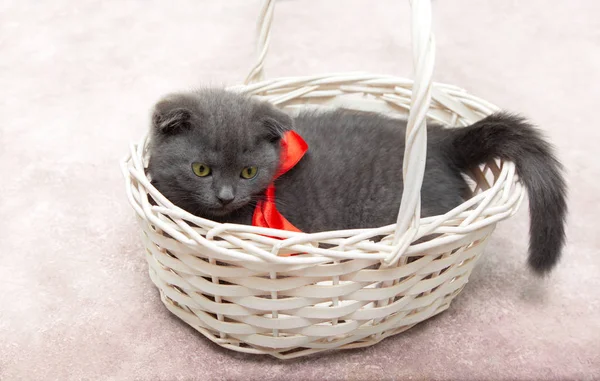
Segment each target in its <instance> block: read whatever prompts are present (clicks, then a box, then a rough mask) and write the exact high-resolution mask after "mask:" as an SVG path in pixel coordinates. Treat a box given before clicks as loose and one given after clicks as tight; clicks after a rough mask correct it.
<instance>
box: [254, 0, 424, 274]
mask: <svg viewBox="0 0 600 381" xmlns="http://www.w3.org/2000/svg"><path fill="white" fill-rule="evenodd" d="M409 3H410V5H411V13H412V20H411V37H412V56H413V67H414V82H413V87H412V94H411V107H410V112H409V116H408V123H407V128H406V147H405V150H404V164H403V168H402V176H403V180H404V189H403V191H402V201H401V204H400V208H399V210H398V218H397V220H396V230H395V233H394V240H393V244H394V246H395V250H393V252H392V253H391V254H390V255H389V256H388V258H386V260H385V261H384V264H385V265H388V266H393V265H395V264H396V263H397V262H398V259H399V258H400V256H401V255H402V254H403V253H404V251H405V250H406V249H407V248H408V246H409V245H410V244H411V243H412V241H413V240H414V238H415V236H416V234H417V231H418V228H419V221H420V218H421V185H422V183H423V176H424V173H425V159H426V155H427V123H426V118H427V111H428V110H429V106H430V104H431V89H432V83H433V81H432V76H433V69H434V64H435V40H434V36H433V32H432V29H431V1H430V0H409ZM274 7H275V0H264V1H263V5H262V8H261V11H260V15H259V18H258V25H257V26H258V42H257V53H258V58H257V61H256V63H255V65H254V66H253V67H252V69H251V70H250V74H249V75H248V77H247V78H246V81H245V83H246V84H250V83H253V82H257V81H260V80H262V78H263V76H264V62H265V58H266V55H267V52H268V49H269V42H270V36H271V23H272V21H273V10H274Z"/></svg>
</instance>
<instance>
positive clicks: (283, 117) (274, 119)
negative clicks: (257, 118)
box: [261, 105, 294, 142]
mask: <svg viewBox="0 0 600 381" xmlns="http://www.w3.org/2000/svg"><path fill="white" fill-rule="evenodd" d="M261 123H262V125H263V126H264V128H265V137H266V138H267V139H268V140H269V141H271V142H278V141H279V140H280V139H281V138H282V137H283V134H284V133H285V132H286V131H290V130H291V129H292V128H293V127H294V122H293V120H292V118H291V117H290V116H289V115H288V114H286V113H284V112H283V111H280V110H278V109H276V108H275V107H273V106H270V105H269V108H268V110H267V111H266V112H265V113H264V114H263V115H262V116H261Z"/></svg>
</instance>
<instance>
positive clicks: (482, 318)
mask: <svg viewBox="0 0 600 381" xmlns="http://www.w3.org/2000/svg"><path fill="white" fill-rule="evenodd" d="M72 4H73V3H72V2H67V1H65V0H63V1H48V2H44V3H43V4H42V3H39V2H34V1H18V2H17V1H12V2H11V1H5V2H3V3H2V4H1V5H0V88H2V89H3V94H4V96H3V97H2V100H0V115H2V118H3V123H2V125H1V127H0V178H2V181H1V182H0V216H1V217H2V218H1V220H0V232H1V233H0V241H1V242H2V245H1V246H0V247H1V248H0V263H1V264H2V265H1V266H0V379H2V380H4V379H6V380H12V379H75V380H77V379H86V378H88V379H98V378H107V379H108V378H112V379H140V380H155V379H165V380H172V379H182V380H183V379H242V378H244V379H279V378H283V377H285V378H287V379H299V380H301V379H302V380H305V379H344V378H347V379H378V378H382V379H385V378H403V379H413V380H419V379H498V378H502V379H520V380H523V379H531V380H534V379H593V378H594V376H595V377H599V375H600V301H599V298H600V297H599V294H600V292H599V290H600V278H599V275H598V274H600V256H599V255H598V254H599V252H600V241H599V239H598V234H597V227H596V221H597V220H596V218H597V215H598V212H599V211H600V210H599V204H600V199H599V196H598V194H600V192H599V191H600V189H599V188H600V186H599V182H598V180H597V178H596V177H595V176H594V175H595V174H597V173H600V164H599V163H598V160H597V158H596V155H595V152H596V151H597V145H598V141H599V138H600V132H599V131H600V130H599V129H598V128H596V127H595V121H594V118H596V116H595V113H594V111H595V109H596V107H597V106H596V103H597V100H598V99H600V87H598V86H594V84H596V83H600V69H598V68H599V67H600V22H599V21H598V19H597V17H596V15H597V14H598V13H599V12H600V4H598V3H596V2H594V1H592V0H579V1H573V2H557V3H555V4H553V5H552V7H548V6H547V3H546V2H544V1H541V0H536V1H529V2H526V3H524V2H520V3H519V5H517V2H506V1H499V0H497V1H481V2H477V3H474V2H470V1H466V0H457V1H451V2H450V1H437V2H435V3H434V19H435V30H436V32H437V42H438V65H437V70H436V77H435V78H436V79H437V80H439V81H443V82H448V83H454V84H457V85H460V86H462V87H465V88H467V89H468V90H469V91H471V92H472V93H474V94H476V95H479V96H481V97H483V98H484V99H488V100H490V101H492V102H494V103H496V104H498V105H500V106H504V107H506V108H508V109H511V110H516V111H520V112H522V113H524V114H526V115H527V116H529V117H531V118H532V119H533V120H534V121H536V122H537V123H538V124H539V125H540V126H542V127H543V128H544V129H545V130H546V131H547V134H548V135H549V136H550V137H551V139H553V140H554V141H555V142H556V144H557V146H558V148H559V153H560V155H561V157H562V158H563V161H564V162H565V165H566V166H567V168H568V170H569V173H568V180H569V183H570V184H571V203H570V208H571V217H570V226H569V231H568V237H569V244H568V246H567V249H566V251H565V259H564V260H563V262H562V265H561V266H560V268H559V269H558V270H557V271H556V272H555V273H553V274H552V276H551V277H550V278H548V279H546V280H543V281H540V280H535V279H532V278H531V276H530V275H529V274H528V273H527V272H526V271H525V269H524V263H525V253H526V242H527V238H526V236H525V232H526V231H527V224H528V221H527V215H526V207H525V205H524V207H523V208H522V210H521V212H520V213H519V214H517V216H515V217H514V218H512V219H511V220H509V221H506V222H503V223H501V224H500V225H499V228H498V229H497V231H496V233H495V234H494V236H493V237H492V238H491V240H490V243H489V245H488V249H487V254H486V255H485V256H484V257H483V258H482V260H481V261H480V266H479V267H478V268H477V269H475V271H474V272H473V274H472V276H471V282H470V283H469V284H468V285H467V287H466V289H465V290H464V291H463V292H462V293H461V295H460V297H459V298H457V300H455V302H454V303H453V304H452V306H451V308H450V309H449V310H448V311H447V312H445V313H443V314H441V315H439V316H438V317H436V318H434V319H432V320H430V321H428V322H426V323H423V324H421V325H420V326H417V327H415V328H413V329H411V330H410V331H408V332H406V333H404V334H401V335H399V336H397V337H394V338H390V339H386V340H385V341H383V342H382V343H380V344H378V345H376V346H374V347H371V348H368V349H363V350H355V351H349V352H339V353H332V354H329V355H320V356H318V357H314V358H306V359H301V360H297V361H290V362H280V361H277V360H275V359H271V358H267V357H255V356H248V355H241V354H237V353H233V352H230V351H225V350H223V349H220V348H218V347H217V346H216V345H213V344H211V343H210V342H208V340H206V339H204V338H202V337H201V336H200V335H199V334H197V333H195V332H194V331H193V329H191V328H189V327H187V326H186V325H185V324H184V323H182V322H180V321H178V320H177V319H176V318H174V317H172V316H171V315H170V314H169V312H168V311H166V309H165V308H164V307H163V306H162V303H161V302H160V301H159V298H158V294H157V292H156V291H155V289H154V288H153V286H152V285H151V282H150V280H149V279H148V276H147V267H146V264H145V261H144V259H143V257H142V255H141V243H140V242H139V239H138V231H137V226H136V223H135V221H134V218H133V217H132V212H131V209H130V207H129V205H127V202H126V200H125V197H124V191H123V180H122V178H121V174H120V171H119V168H118V163H117V161H118V159H119V158H121V157H122V155H123V154H124V153H125V152H126V150H127V143H128V142H129V141H130V140H132V139H137V138H138V137H139V136H140V135H141V134H142V132H143V131H144V129H145V128H146V121H147V116H148V109H149V107H150V105H151V103H152V102H153V101H154V100H156V99H157V98H158V97H159V96H160V95H161V94H163V93H164V92H167V91H171V90H173V89H182V88H190V87H193V86H197V85H201V84H206V83H208V84H213V85H219V84H233V83H236V82H238V81H240V80H242V79H243V78H244V77H245V75H246V74H247V72H246V70H247V69H248V67H249V66H250V62H251V59H252V57H251V55H252V51H253V48H252V33H249V31H252V30H253V27H254V19H255V16H256V13H257V10H258V3H257V2H256V1H242V0H239V1H228V2H226V3H225V2H224V3H223V4H221V3H220V2H208V1H204V2H199V1H192V0H189V1H181V2H177V3H175V4H176V5H171V3H169V2H165V1H154V2H143V1H141V0H138V1H129V2H117V1H107V2H96V1H82V2H78V3H77V5H76V6H75V7H74V6H73V5H72ZM407 10H408V6H407V5H406V4H404V2H402V1H400V2H398V1H393V0H381V1H378V2H376V3H371V2H368V1H365V0H351V1H343V0H328V1H324V2H318V1H304V0H303V1H300V0H289V1H282V2H281V4H279V7H278V8H277V14H276V19H275V23H274V26H273V28H274V31H273V32H274V36H273V44H272V50H271V54H270V56H269V61H268V62H267V71H266V75H267V76H277V75H301V74H307V73H319V72H326V71H345V70H368V71H373V72H381V73H393V74H398V75H404V76H408V75H410V72H409V68H410V65H409V64H410V62H409V61H408V59H409V57H410V55H409V29H408V23H407V21H408V18H407V15H406V12H407Z"/></svg>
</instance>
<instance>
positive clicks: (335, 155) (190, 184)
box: [148, 89, 567, 274]
mask: <svg viewBox="0 0 600 381" xmlns="http://www.w3.org/2000/svg"><path fill="white" fill-rule="evenodd" d="M152 120H153V122H152V128H151V145H150V162H149V167H148V171H149V174H150V176H151V179H152V183H153V184H154V186H155V187H156V188H157V189H158V190H159V191H160V192H161V193H162V194H163V195H165V196H166V197H167V198H168V199H169V200H170V201H172V202H173V203H174V204H176V205H178V206H179V207H181V208H183V209H185V210H187V211H188V212H190V213H193V214H196V215H198V216H202V217H206V218H210V219H213V220H216V221H220V222H233V223H241V224H251V223H252V215H253V213H254V208H255V206H256V203H257V202H258V201H259V200H261V199H262V198H263V197H264V191H265V189H266V187H267V186H268V185H269V183H271V181H272V179H273V178H274V176H275V173H276V171H277V169H278V164H279V152H280V139H281V137H282V134H283V133H284V132H285V131H287V130H291V129H293V130H295V131H297V132H298V133H299V134H300V135H301V136H302V137H303V138H304V139H305V140H306V142H307V143H308V145H309V150H308V152H307V154H306V155H305V156H304V158H303V159H302V160H301V161H300V162H299V163H298V164H297V165H296V166H295V167H294V168H292V169H291V170H290V171H289V172H287V173H286V174H284V175H283V176H281V177H280V178H279V179H277V181H276V205H277V208H278V209H279V211H280V212H281V214H282V215H283V216H285V218H287V219H288V220H289V221H290V222H291V223H292V224H293V225H295V226H296V227H298V228H299V229H300V230H302V231H304V232H317V231H324V230H338V229H349V228H370V227H377V226H383V225H388V224H392V223H394V222H395V221H396V215H397V212H398V207H399V205H400V198H401V194H402V185H403V184H402V156H403V152H404V141H405V138H404V134H405V128H406V124H405V122H402V121H399V120H396V119H390V118H388V117H385V116H382V115H378V114H372V113H364V112H352V111H343V110H337V111H327V112H304V113H301V114H300V115H299V116H298V117H296V118H291V117H290V116H288V115H287V114H285V113H284V112H282V111H280V110H278V109H276V108H275V107H273V106H272V105H270V104H268V103H265V102H259V101H256V100H254V99H250V98H248V97H245V96H242V95H238V94H234V93H230V92H226V91H224V90H217V89H209V90H202V91H198V92H193V93H181V94H173V95H170V96H167V97H166V98H164V99H163V100H161V101H160V102H159V103H158V104H157V105H156V106H155V109H154V113H153V118H152ZM427 134H428V142H427V146H428V148H427V161H426V170H425V177H424V180H423V187H422V190H421V203H422V207H421V208H422V215H423V216H432V215H439V214H443V213H446V212H447V211H449V210H451V209H452V208H454V207H456V206H458V205H459V204H461V203H462V202H463V201H464V198H463V197H464V196H465V195H467V194H468V185H467V183H466V182H465V180H464V178H463V176H462V173H463V172H465V171H467V170H468V169H469V168H472V167H475V166H477V165H479V164H482V163H484V162H486V161H489V160H490V159H492V158H495V157H497V158H503V159H506V160H510V161H513V162H514V163H515V164H516V168H517V171H518V173H519V175H520V178H521V181H522V182H523V184H524V185H525V187H526V189H527V191H528V194H529V203H530V209H529V212H530V216H531V226H530V243H529V265H530V267H531V268H532V269H533V270H534V271H535V272H537V273H538V274H543V273H546V272H548V271H549V270H551V269H552V268H553V266H554V265H555V264H556V263H557V261H558V259H559V257H560V255H561V250H562V247H563V245H564V241H565V228H564V224H565V217H566V211H567V207H566V184H565V181H564V179H563V177H562V173H561V171H562V167H561V165H560V163H559V162H558V160H557V159H556V157H555V156H554V154H553V150H552V147H551V146H550V145H549V144H548V143H547V142H546V141H544V140H543V139H542V137H541V135H540V133H539V132H538V131H537V130H536V129H534V128H533V127H532V126H531V125H529V124H528V123H527V122H526V121H525V120H524V119H523V118H520V117H517V116H514V115H509V114H506V113H497V114H494V115H491V116H489V117H487V118H485V119H483V120H481V121H479V122H477V123H475V124H473V125H471V126H469V127H466V128H457V129H446V128H443V127H441V126H436V125H432V126H428V131H427ZM194 163H195V164H194ZM250 172H252V173H250ZM248 175H253V176H252V177H251V178H249V179H248V178H246V177H249V176H248Z"/></svg>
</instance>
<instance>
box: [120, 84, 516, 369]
mask: <svg viewBox="0 0 600 381" xmlns="http://www.w3.org/2000/svg"><path fill="white" fill-rule="evenodd" d="M431 89H432V90H431V104H430V106H429V107H428V109H427V110H428V111H427V120H428V121H435V122H439V123H443V124H445V125H447V126H448V127H449V128H455V127H456V128H460V127H463V126H466V125H469V124H472V123H474V122H475V121H477V120H479V119H481V118H482V117H484V116H486V115H489V114H491V113H492V112H494V111H496V110H497V107H495V106H494V105H491V104H489V103H488V102H486V101H483V100H481V99H479V98H477V97H474V96H472V95H469V94H468V93H466V92H465V91H464V90H462V89H460V88H458V87H455V86H450V85H444V84H433V85H432V87H431ZM230 90H231V91H236V92H241V93H245V94H248V95H251V96H255V97H257V98H259V99H261V100H264V101H269V102H272V103H273V104H275V105H276V106H277V107H280V108H283V109H285V110H287V111H289V112H291V113H293V112H294V110H295V109H298V108H305V107H320V108H331V107H334V108H335V107H337V108H339V107H343V108H348V109H355V110H368V111H375V112H380V113H384V114H387V115H390V116H392V117H398V118H406V117H407V116H408V111H409V110H410V108H411V104H414V103H411V95H412V90H413V82H412V81H411V80H408V79H404V78H398V77H393V76H381V75H373V74H367V73H354V74H347V73H346V74H333V75H323V76H312V77H300V78H284V79H272V80H266V81H262V82H258V83H254V84H251V85H243V86H237V87H234V88H231V89H230ZM398 154H401V152H399V153H398ZM146 164H147V139H146V138H144V139H143V140H142V142H141V143H139V144H137V145H132V146H131V152H130V155H129V156H128V157H126V158H125V159H124V160H123V162H122V169H123V173H124V175H125V178H126V187H127V195H128V198H129V201H130V203H131V205H132V206H133V208H134V209H135V212H136V216H137V219H138V222H139V224H140V226H141V230H142V234H141V235H142V241H143V244H144V246H145V252H146V259H147V261H148V264H149V270H150V277H151V278H152V281H153V282H154V284H155V285H156V287H157V288H158V289H159V291H160V295H161V299H162V301H163V302H164V304H165V306H166V307H167V308H168V309H169V310H170V311H171V312H172V313H174V314H175V315H177V316H178V317H179V318H181V319H182V320H184V321H185V322H186V323H188V324H189V325H191V326H192V327H194V328H195V329H196V330H198V331H199V332H201V333H202V334H203V335H204V336H206V337H208V338H209V339H210V340H212V341H214V342H215V343H217V344H219V345H221V346H223V347H226V348H229V349H232V350H235V351H240V352H247V353H255V354H270V355H272V356H275V357H278V358H293V357H298V356H303V355H308V354H311V353H315V352H319V351H324V350H329V349H346V348H358V347H364V346H369V345H373V344H375V343H377V342H379V341H380V340H382V339H384V338H386V337H388V336H391V335H394V334H397V333H400V332H403V331H405V330H407V329H409V328H410V327H412V326H414V325H415V324H417V323H419V322H421V321H423V320H425V319H427V318H429V317H431V316H434V315H436V314H438V313H440V312H442V311H444V310H446V309H447V308H448V306H449V305H450V302H451V301H452V299H453V298H454V297H455V296H456V295H458V293H459V292H460V291H461V290H462V288H463V287H464V286H465V284H466V283H467V281H468V278H469V275H470V273H471V271H472V270H473V268H474V266H475V264H476V263H477V260H478V259H479V257H480V256H481V254H482V252H483V249H484V247H485V245H486V242H487V239H488V237H489V236H490V234H491V233H492V231H493V230H494V228H495V225H496V223H497V222H498V221H499V220H502V219H504V218H507V217H509V216H510V215H512V214H513V213H514V212H515V211H516V210H517V208H518V206H519V204H520V202H521V200H522V198H523V195H524V192H523V189H522V186H521V184H520V183H519V182H518V179H517V176H516V174H515V167H514V165H513V163H511V162H501V161H491V162H489V163H487V164H486V165H484V166H481V167H480V168H475V169H474V170H473V171H472V172H471V173H470V174H468V177H469V178H470V183H471V185H472V188H471V189H472V195H471V197H470V198H469V199H468V201H466V202H465V203H463V204H462V205H460V206H459V207H457V208H455V209H454V210H452V211H450V212H448V213H447V214H445V215H442V216H435V217H428V218H422V219H420V220H418V221H417V223H414V224H413V225H411V226H413V227H414V229H413V231H412V233H411V234H409V235H406V234H404V235H403V236H402V237H398V236H397V232H396V230H397V229H396V228H397V225H396V224H394V225H389V226H384V227H378V228H373V229H355V230H343V231H336V232H323V233H316V234H304V233H295V232H287V231H279V230H272V229H264V228H258V227H253V226H245V225H233V224H219V223H216V222H213V221H210V220H206V219H203V218H199V217H196V216H193V215H191V214H189V213H187V212H185V211H183V210H181V209H179V208H177V207H176V206H174V205H173V204H171V203H170V202H169V201H168V200H167V199H166V198H165V197H164V196H162V195H161V194H160V193H159V192H158V191H157V190H156V189H155V188H154V187H153V186H152V185H151V184H150V181H149V180H148V178H147V177H146V174H145V168H146ZM409 230H410V229H409ZM381 236H383V237H384V238H383V239H382V240H381V241H377V242H376V241H374V240H373V239H374V237H381ZM407 237H408V238H407ZM406 239H408V240H409V241H407V242H404V243H403V240H406ZM291 253H297V255H294V256H289V255H288V254H291Z"/></svg>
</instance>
